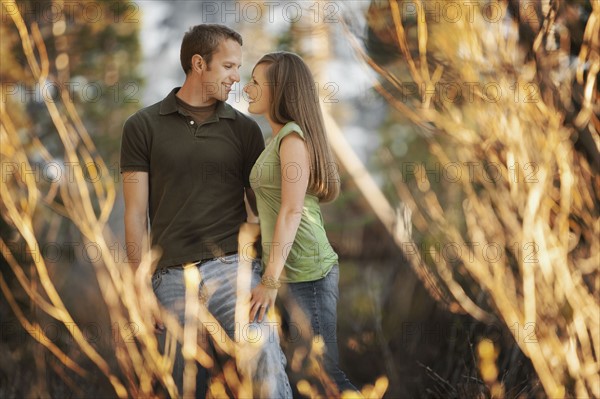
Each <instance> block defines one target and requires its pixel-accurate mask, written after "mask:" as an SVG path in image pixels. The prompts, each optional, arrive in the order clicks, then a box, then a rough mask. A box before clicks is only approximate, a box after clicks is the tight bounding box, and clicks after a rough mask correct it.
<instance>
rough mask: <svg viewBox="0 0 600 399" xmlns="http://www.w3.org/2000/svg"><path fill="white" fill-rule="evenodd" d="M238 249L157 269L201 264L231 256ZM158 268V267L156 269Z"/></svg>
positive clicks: (235, 253)
mask: <svg viewBox="0 0 600 399" xmlns="http://www.w3.org/2000/svg"><path fill="white" fill-rule="evenodd" d="M237 253H238V251H230V252H226V253H224V254H223V255H221V256H217V257H214V258H205V259H200V260H195V261H191V262H185V263H180V264H177V265H172V266H163V267H161V268H159V269H183V268H184V267H185V266H188V265H194V266H201V265H203V264H205V263H207V262H210V261H213V260H217V259H221V258H224V257H226V256H231V255H237ZM157 270H158V269H157Z"/></svg>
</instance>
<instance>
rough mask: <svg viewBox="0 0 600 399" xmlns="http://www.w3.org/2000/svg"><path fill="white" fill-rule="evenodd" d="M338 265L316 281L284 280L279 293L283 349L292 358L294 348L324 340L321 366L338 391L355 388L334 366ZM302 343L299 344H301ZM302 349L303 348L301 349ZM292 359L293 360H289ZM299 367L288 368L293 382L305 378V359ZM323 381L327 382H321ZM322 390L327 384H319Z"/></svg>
mask: <svg viewBox="0 0 600 399" xmlns="http://www.w3.org/2000/svg"><path fill="white" fill-rule="evenodd" d="M339 278H340V271H339V266H338V265H335V266H334V267H333V268H332V269H331V271H330V272H329V273H328V274H327V276H325V277H324V278H322V279H320V280H316V281H308V282H302V283H289V284H285V285H284V286H283V287H282V288H284V290H283V291H284V292H283V293H282V294H283V295H282V298H281V301H282V304H283V307H284V309H283V311H282V313H283V319H284V321H285V322H286V324H287V325H288V334H286V335H287V337H286V338H287V339H286V341H287V348H286V352H287V354H288V358H289V359H294V354H295V352H296V351H297V350H300V351H301V352H300V353H302V352H304V351H305V350H306V349H308V350H309V351H310V350H311V347H313V348H314V345H312V344H313V343H314V342H315V341H317V340H319V341H321V342H322V343H323V344H324V353H323V357H322V367H323V368H324V371H325V372H326V374H327V375H328V377H329V378H330V379H331V380H332V382H333V383H334V386H337V388H338V390H339V391H340V392H344V391H355V392H357V391H358V390H357V389H356V387H355V386H354V385H352V383H351V382H350V381H349V380H348V378H347V377H346V374H344V372H343V371H342V370H340V368H339V366H338V361H339V355H338V346H337V301H338V297H339V290H338V283H339ZM302 347H303V348H302ZM304 353H305V352H304ZM290 363H294V362H290ZM303 363H305V364H304V367H303V368H302V369H301V370H293V368H295V367H293V366H294V365H293V364H289V365H291V366H292V370H289V375H290V380H292V384H293V385H294V386H295V385H296V383H297V381H298V380H300V379H303V378H306V374H307V372H306V368H309V369H310V365H307V364H306V363H307V362H306V361H305V362H303ZM324 385H327V384H324ZM322 389H323V390H324V393H327V392H328V387H327V386H324V387H322Z"/></svg>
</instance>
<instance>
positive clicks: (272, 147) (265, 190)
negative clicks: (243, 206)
mask: <svg viewBox="0 0 600 399" xmlns="http://www.w3.org/2000/svg"><path fill="white" fill-rule="evenodd" d="M291 133H297V134H298V135H299V136H300V137H301V138H302V139H303V140H304V133H303V132H302V130H301V129H300V126H298V125H297V124H296V123H295V122H288V123H287V124H286V125H285V126H284V127H283V128H282V129H281V130H280V131H279V133H278V134H277V136H275V137H273V139H272V140H271V142H270V143H269V144H268V145H267V147H266V148H265V150H264V151H263V152H262V154H260V156H259V157H258V159H257V160H256V163H255V164H254V167H253V168H252V171H251V172H250V186H251V187H252V189H253V190H254V193H255V194H256V204H257V207H258V216H259V217H260V230H261V235H262V252H263V254H262V259H263V260H262V263H263V270H264V268H265V267H266V264H267V260H268V259H269V257H270V256H271V253H272V251H276V253H278V254H281V253H282V251H286V252H287V251H288V250H289V255H288V257H287V261H286V263H285V267H284V270H283V272H282V274H281V277H280V280H281V281H283V282H303V281H314V280H318V279H321V278H323V277H325V276H326V275H327V273H329V271H330V270H331V268H332V267H333V266H334V265H335V264H337V262H338V256H337V254H336V253H335V251H334V250H333V248H332V247H331V245H330V243H329V240H328V239H327V235H326V233H325V228H324V226H323V216H322V214H321V208H320V206H319V199H318V198H317V197H316V196H314V195H312V194H309V193H306V196H305V197H304V206H303V208H302V218H301V220H300V225H299V226H298V231H297V233H296V238H295V239H294V242H293V243H287V244H286V243H274V242H273V234H274V232H275V224H276V222H277V214H278V213H279V208H280V207H281V175H282V173H281V172H282V171H281V161H280V158H279V147H280V146H281V140H283V138H284V137H286V136H287V135H289V134H291ZM299 172H300V171H299V169H298V168H295V167H293V166H290V167H288V168H286V170H285V171H283V173H284V175H285V176H286V177H287V178H289V179H296V178H298V177H299V176H298V173H299Z"/></svg>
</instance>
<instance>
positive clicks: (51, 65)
mask: <svg viewBox="0 0 600 399" xmlns="http://www.w3.org/2000/svg"><path fill="white" fill-rule="evenodd" d="M199 23H223V24H226V25H228V26H230V27H232V28H234V29H236V30H238V31H239V32H240V33H241V34H242V36H243V37H244V46H243V51H244V60H243V64H244V65H243V69H242V82H241V83H240V84H238V85H237V86H236V87H235V89H234V91H233V92H232V93H231V95H230V99H229V103H230V104H231V105H232V106H234V107H235V108H237V109H239V110H240V111H242V112H247V101H246V98H245V97H244V94H243V92H242V87H243V84H244V83H246V82H247V81H248V80H249V77H250V74H251V70H252V66H253V65H254V63H255V62H256V61H257V60H258V59H259V58H260V57H261V55H262V54H264V53H266V52H270V51H273V50H288V51H294V52H297V53H298V54H300V55H301V56H302V57H303V58H304V59H305V60H306V61H307V62H308V63H309V65H310V66H311V69H312V70H313V72H314V75H315V88H316V90H318V92H319V94H320V97H321V100H322V104H323V110H324V112H325V115H326V121H327V127H328V134H329V137H330V141H331V144H332V148H333V150H334V153H335V155H336V158H337V160H338V166H339V170H340V173H341V176H342V194H341V196H340V198H339V199H338V200H337V201H336V202H334V203H332V204H328V205H325V206H324V207H323V210H324V216H325V219H326V229H327V231H328V234H329V237H330V240H331V241H332V243H333V245H334V248H335V249H336V250H337V251H338V253H339V254H340V267H341V269H340V270H341V279H340V302H339V308H338V312H339V313H338V318H339V320H338V335H339V343H340V357H341V359H340V363H341V366H342V368H343V369H344V370H345V371H346V373H347V374H348V376H349V377H350V379H351V380H352V381H353V382H354V383H355V385H357V386H360V387H361V388H362V389H363V393H364V394H365V396H367V397H381V396H384V397H389V398H409V397H436V398H450V397H454V398H464V397H469V398H470V397H478V398H484V397H508V398H529V397H535V398H538V397H539V398H541V397H553V398H554V397H580V398H584V397H600V377H599V372H600V361H599V356H600V327H599V325H600V311H599V306H600V303H599V299H598V298H599V295H598V294H599V291H600V273H599V270H598V268H599V266H600V258H599V252H600V244H599V242H598V236H599V233H600V219H599V203H598V198H599V196H600V188H599V187H600V181H599V178H598V169H599V162H600V156H599V148H600V139H599V131H600V122H599V118H598V116H599V114H600V110H599V105H598V81H597V74H598V71H599V68H600V56H599V51H598V50H599V37H600V33H599V32H600V31H599V29H600V28H599V26H600V5H599V3H598V1H580V0H568V1H560V2H558V1H552V2H551V1H545V0H543V1H513V0H506V1H486V0H481V1H474V2H463V1H452V0H449V1H441V0H439V1H437V0H430V1H427V0H426V1H390V2H388V1H378V0H371V1H368V0H360V1H343V2H342V1H273V2H254V1H200V0H198V1H160V0H147V1H19V2H13V1H4V0H3V1H2V25H1V28H0V29H1V30H0V33H1V37H0V48H1V51H2V56H1V58H0V62H1V65H0V77H1V79H2V102H1V107H2V108H1V112H0V114H1V116H2V125H1V130H0V144H1V148H0V155H1V157H2V160H1V164H2V183H1V184H2V192H1V196H2V199H1V200H0V207H1V209H2V219H0V233H1V239H2V241H1V242H0V244H1V249H2V255H3V256H2V257H1V258H0V269H1V272H2V275H1V279H0V288H1V291H0V297H1V298H2V299H1V302H0V336H1V337H0V397H6V398H21V397H86V398H87V397H90V398H92V397H115V396H120V397H128V396H135V397H137V396H152V395H153V394H154V392H155V391H154V390H153V388H152V383H151V381H153V380H160V381H163V382H164V378H165V377H164V374H165V373H164V371H162V369H161V366H160V362H159V361H158V360H157V359H158V354H157V353H156V348H155V347H154V346H153V344H152V334H150V333H149V329H148V328H147V326H148V325H149V323H150V321H149V320H150V319H149V316H148V314H147V313H148V309H147V307H149V306H150V305H149V304H150V303H151V301H150V300H148V301H147V302H145V300H147V299H148V298H149V297H148V296H147V295H148V292H147V289H146V290H145V291H144V287H138V286H136V284H135V281H134V277H133V275H132V274H131V272H129V271H128V269H127V266H126V264H125V262H126V248H125V245H124V239H123V235H124V234H123V222H122V217H123V200H122V196H121V176H120V174H119V147H120V137H121V128H122V125H123V122H124V121H125V120H126V118H127V117H128V116H129V115H131V114H132V113H134V112H135V111H136V110H138V109H140V108H142V107H144V106H147V105H151V104H153V103H155V102H157V101H160V100H161V99H162V98H164V97H165V96H166V94H168V92H169V91H170V90H171V89H172V88H173V87H175V86H179V85H181V83H182V82H183V79H184V75H183V72H182V70H181V67H180V64H179V48H180V44H181V38H182V36H183V34H184V32H185V31H186V30H187V29H188V28H189V27H190V26H193V25H196V24H199ZM258 122H259V124H260V125H261V127H262V128H263V133H264V135H265V138H268V137H269V136H270V135H271V133H270V131H269V130H268V124H267V123H266V121H264V120H261V119H258ZM165 167H168V165H165ZM146 288H148V287H146ZM138 294H139V295H138ZM165 384H168V382H165ZM215 389H216V388H215ZM217 392H221V391H217V390H215V391H213V395H214V396H218V394H217ZM304 392H305V393H306V394H307V396H315V395H316V393H315V392H314V391H313V392H312V393H311V391H310V389H308V390H305V391H304Z"/></svg>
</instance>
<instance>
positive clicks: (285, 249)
mask: <svg viewBox="0 0 600 399" xmlns="http://www.w3.org/2000/svg"><path fill="white" fill-rule="evenodd" d="M279 158H280V161H281V208H280V209H279V214H278V215H277V222H276V223H275V232H274V234H273V242H272V243H270V244H268V245H271V251H270V253H271V256H270V258H269V259H267V260H266V265H267V266H266V268H265V272H264V275H263V276H264V277H271V278H273V279H275V280H279V276H280V275H281V272H282V271H283V267H284V266H285V261H286V259H287V256H288V253H289V251H290V249H291V246H292V244H293V243H294V239H295V238H296V232H297V231H298V226H299V225H300V219H301V218H302V209H303V207H304V197H305V195H306V189H307V187H308V180H309V175H310V166H309V165H310V164H309V161H308V151H307V149H306V144H305V142H304V140H303V139H302V138H301V137H300V136H299V135H297V134H295V133H292V134H290V135H288V136H286V137H284V138H283V140H281V145H280V147H279ZM276 297H277V289H276V288H267V287H265V286H264V285H263V284H259V285H257V286H256V287H255V288H254V289H253V290H252V299H251V302H250V321H253V320H254V318H255V316H256V314H257V313H258V321H262V319H263V317H264V314H265V311H266V310H267V307H273V306H274V305H275V298H276Z"/></svg>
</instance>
